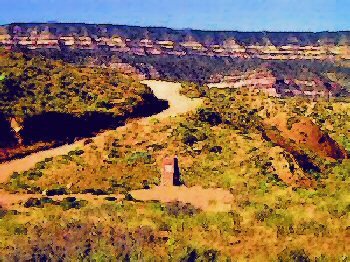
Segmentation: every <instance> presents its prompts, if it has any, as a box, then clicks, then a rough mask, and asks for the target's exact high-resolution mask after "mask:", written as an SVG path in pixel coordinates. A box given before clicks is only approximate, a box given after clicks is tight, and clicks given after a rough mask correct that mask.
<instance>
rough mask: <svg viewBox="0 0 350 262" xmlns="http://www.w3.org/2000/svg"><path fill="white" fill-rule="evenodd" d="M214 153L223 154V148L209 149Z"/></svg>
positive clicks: (214, 147)
mask: <svg viewBox="0 0 350 262" xmlns="http://www.w3.org/2000/svg"><path fill="white" fill-rule="evenodd" d="M209 151H210V152H212V153H221V152H222V146H213V147H211V148H210V149H209Z"/></svg>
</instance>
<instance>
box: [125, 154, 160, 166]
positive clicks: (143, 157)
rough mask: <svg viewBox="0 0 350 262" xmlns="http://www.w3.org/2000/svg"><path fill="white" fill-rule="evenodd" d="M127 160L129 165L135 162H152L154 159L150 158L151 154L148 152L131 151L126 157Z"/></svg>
mask: <svg viewBox="0 0 350 262" xmlns="http://www.w3.org/2000/svg"><path fill="white" fill-rule="evenodd" d="M127 161H128V163H129V164H130V165H133V164H136V163H139V162H141V163H143V164H150V163H153V162H154V159H152V155H151V154H150V153H148V152H143V151H140V152H133V153H132V154H131V155H130V156H129V157H127Z"/></svg>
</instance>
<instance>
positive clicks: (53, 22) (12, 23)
mask: <svg viewBox="0 0 350 262" xmlns="http://www.w3.org/2000/svg"><path fill="white" fill-rule="evenodd" d="M17 24H76V25H82V24H85V25H106V26H127V27H139V28H166V29H171V30H174V31H185V30H191V31H201V32H238V33H264V32H265V33H339V32H340V33H350V28H349V29H348V30H339V31H329V30H323V31H269V30H261V31H254V30H251V31H243V30H236V29H232V30H230V29H227V30H219V29H218V30H210V29H198V28H189V27H188V28H186V27H185V28H174V27H169V26H163V25H132V24H118V23H90V22H60V21H46V22H40V21H31V22H11V23H6V24H0V26H9V25H17Z"/></svg>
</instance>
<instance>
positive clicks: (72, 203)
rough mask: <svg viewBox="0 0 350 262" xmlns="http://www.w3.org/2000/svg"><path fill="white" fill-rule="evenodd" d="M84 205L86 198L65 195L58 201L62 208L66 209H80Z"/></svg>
mask: <svg viewBox="0 0 350 262" xmlns="http://www.w3.org/2000/svg"><path fill="white" fill-rule="evenodd" d="M86 205H87V201H86V200H77V199H76V198H75V197H66V198H64V199H63V200H62V201H61V203H60V206H61V207H62V208H63V210H68V209H71V208H75V209H80V208H82V207H84V206H86Z"/></svg>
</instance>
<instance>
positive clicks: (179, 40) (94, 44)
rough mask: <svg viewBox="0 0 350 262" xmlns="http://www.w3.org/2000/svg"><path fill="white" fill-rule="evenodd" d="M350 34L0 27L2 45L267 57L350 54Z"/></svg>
mask: <svg viewBox="0 0 350 262" xmlns="http://www.w3.org/2000/svg"><path fill="white" fill-rule="evenodd" d="M325 39H326V40H327V41H325ZM349 39H350V33H349V32H337V33H335V32H334V33H288V32H287V33H272V32H269V33H267V32H265V33H249V32H209V31H198V30H172V29H169V28H147V27H131V26H117V25H87V24H11V25H6V26H2V27H1V28H0V45H2V46H5V47H7V48H13V47H26V48H29V49H41V48H46V49H58V50H62V49H65V48H69V49H79V50H99V49H103V50H106V49H108V50H109V51H112V52H117V53H129V54H136V55H147V54H148V55H160V54H168V55H191V54H201V55H208V56H231V57H239V58H260V59H267V60H269V59H312V60H314V59H318V60H325V59H350V48H349V42H350V40H349Z"/></svg>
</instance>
